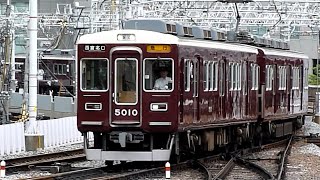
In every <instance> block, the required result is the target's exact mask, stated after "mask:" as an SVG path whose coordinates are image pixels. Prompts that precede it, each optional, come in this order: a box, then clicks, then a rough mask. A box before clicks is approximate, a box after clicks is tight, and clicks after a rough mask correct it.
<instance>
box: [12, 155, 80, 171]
mask: <svg viewBox="0 0 320 180" xmlns="http://www.w3.org/2000/svg"><path fill="white" fill-rule="evenodd" d="M84 160H86V156H85V154H84V152H83V149H76V150H72V151H64V152H57V153H51V154H42V155H35V156H28V157H21V158H16V159H8V160H6V170H7V172H8V174H10V173H12V172H17V171H27V170H30V169H35V168H38V167H39V168H41V166H42V168H43V167H44V166H47V167H48V168H49V166H52V165H53V164H55V165H54V166H52V167H53V169H55V168H54V167H57V168H60V170H59V171H61V170H63V169H61V166H64V167H66V163H65V162H69V161H72V162H76V161H84ZM53 169H52V170H53Z"/></svg>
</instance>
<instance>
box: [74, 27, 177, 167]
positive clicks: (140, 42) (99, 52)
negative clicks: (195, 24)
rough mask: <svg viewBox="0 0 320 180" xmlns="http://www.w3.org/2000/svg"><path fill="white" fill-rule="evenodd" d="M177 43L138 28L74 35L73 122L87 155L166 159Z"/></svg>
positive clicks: (173, 118)
mask: <svg viewBox="0 0 320 180" xmlns="http://www.w3.org/2000/svg"><path fill="white" fill-rule="evenodd" d="M177 43H178V38H177V37H175V36H172V35H168V34H162V33H157V32H151V31H144V30H114V31H106V32H99V33H95V34H88V35H84V36H82V37H81V38H80V39H79V41H78V44H77V48H78V49H77V50H78V54H77V56H78V57H77V63H78V64H77V67H78V86H77V87H78V91H77V92H78V94H77V98H78V104H77V108H78V109H77V111H78V114H77V119H78V121H77V123H78V124H77V125H78V129H79V131H80V132H82V133H83V135H84V145H85V151H86V156H87V159H88V160H105V161H106V162H112V161H114V160H118V161H167V160H169V157H170V154H171V149H172V146H173V144H174V140H175V133H176V131H177V128H178V119H179V117H178V116H179V113H178V112H179V104H178V98H179V93H178V92H179V91H178V89H179V88H178V84H179V83H178V78H179V77H178V71H177V69H176V67H178V61H177V60H178V59H177V56H178V53H177ZM92 138H93V143H92V142H91V140H92Z"/></svg>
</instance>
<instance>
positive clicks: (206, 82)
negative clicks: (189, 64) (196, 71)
mask: <svg viewBox="0 0 320 180" xmlns="http://www.w3.org/2000/svg"><path fill="white" fill-rule="evenodd" d="M210 65H211V62H210V61H203V66H202V67H203V69H202V70H203V71H202V73H203V76H202V78H203V79H202V82H203V91H204V92H208V91H209V90H210V87H209V84H210V82H209V76H210V75H211V74H209V72H210V71H209V68H210Z"/></svg>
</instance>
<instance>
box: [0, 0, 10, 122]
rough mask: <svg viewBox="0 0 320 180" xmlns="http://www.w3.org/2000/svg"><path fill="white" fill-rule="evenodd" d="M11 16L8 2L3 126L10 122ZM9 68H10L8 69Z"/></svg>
mask: <svg viewBox="0 0 320 180" xmlns="http://www.w3.org/2000/svg"><path fill="white" fill-rule="evenodd" d="M10 14H11V2H10V0H7V6H6V18H7V21H6V30H5V44H4V52H5V56H4V62H3V71H2V84H1V87H0V88H1V92H0V101H2V108H1V112H2V118H1V119H2V124H6V123H7V122H9V97H10V96H9V93H8V90H9V87H8V86H9V82H10V77H9V74H10V58H11V45H12V44H11V41H10V39H11V30H10V29H11V27H10ZM8 66H9V68H8Z"/></svg>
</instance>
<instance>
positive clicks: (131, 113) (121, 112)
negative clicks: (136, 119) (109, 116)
mask: <svg viewBox="0 0 320 180" xmlns="http://www.w3.org/2000/svg"><path fill="white" fill-rule="evenodd" d="M114 115H116V116H137V115H138V110H136V109H114Z"/></svg>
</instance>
